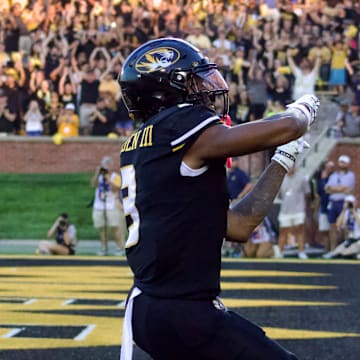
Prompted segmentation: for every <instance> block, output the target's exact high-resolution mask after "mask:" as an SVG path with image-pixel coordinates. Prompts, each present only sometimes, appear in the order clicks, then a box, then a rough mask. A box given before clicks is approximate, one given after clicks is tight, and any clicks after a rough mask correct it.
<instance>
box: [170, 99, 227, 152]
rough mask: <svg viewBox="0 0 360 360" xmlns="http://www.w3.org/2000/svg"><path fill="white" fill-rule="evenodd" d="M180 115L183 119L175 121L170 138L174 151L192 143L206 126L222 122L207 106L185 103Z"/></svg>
mask: <svg viewBox="0 0 360 360" xmlns="http://www.w3.org/2000/svg"><path fill="white" fill-rule="evenodd" d="M180 106H181V105H180ZM179 116H181V119H178V121H176V123H174V128H173V130H174V131H173V133H172V136H171V139H170V145H171V148H172V149H173V150H174V151H175V150H176V149H178V148H179V147H184V146H186V145H187V146H189V145H190V144H192V143H193V142H194V141H195V140H196V138H197V137H198V136H199V135H200V134H201V132H202V131H204V130H205V129H206V128H208V127H210V126H213V125H216V124H221V120H220V117H219V116H218V115H217V114H216V113H215V112H213V111H211V110H210V109H208V108H207V107H205V106H192V105H188V106H186V105H184V107H183V108H181V111H180V112H179Z"/></svg>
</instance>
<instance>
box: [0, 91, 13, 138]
mask: <svg viewBox="0 0 360 360" xmlns="http://www.w3.org/2000/svg"><path fill="white" fill-rule="evenodd" d="M7 101H8V100H7V97H6V94H5V91H4V90H3V89H0V133H7V134H13V133H14V121H15V119H16V114H14V113H12V112H11V110H9V108H8V104H7Z"/></svg>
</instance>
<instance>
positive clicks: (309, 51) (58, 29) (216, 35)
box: [0, 0, 360, 136]
mask: <svg viewBox="0 0 360 360" xmlns="http://www.w3.org/2000/svg"><path fill="white" fill-rule="evenodd" d="M359 24H360V3H359V1H356V0H345V1H335V0H331V1H330V0H328V1H312V0H303V1H290V0H246V1H231V0H229V1H217V0H195V1H189V0H180V1H175V0H167V1H162V0H143V1H137V0H98V1H96V0H61V1H58V0H56V1H55V0H20V1H18V0H16V1H11V0H4V1H1V3H0V133H7V134H18V135H27V136H34V135H35V136H39V135H54V134H56V133H58V134H61V135H62V136H78V135H95V136H106V135H109V134H116V135H119V136H128V135H130V134H131V132H132V131H133V129H134V127H136V124H134V123H133V122H132V121H131V120H130V119H129V117H128V115H127V112H126V109H125V107H124V105H123V103H122V102H121V93H120V88H119V85H118V83H117V80H116V78H117V75H118V73H119V72H120V71H121V66H122V63H123V61H124V58H126V56H127V55H128V54H129V52H131V51H132V50H134V49H135V48H136V47H137V46H139V45H140V44H142V43H144V42H146V41H148V40H150V39H152V38H158V37H164V36H175V37H180V38H184V39H186V40H188V41H189V42H191V43H193V44H194V45H196V46H197V47H199V48H201V49H202V50H203V51H205V53H206V54H207V56H208V57H209V58H210V59H211V60H213V61H214V62H216V63H217V64H218V65H219V67H220V69H221V72H222V73H223V75H224V77H225V79H226V80H227V81H228V83H229V87H230V114H231V118H232V121H233V122H234V123H243V122H247V121H252V120H255V119H259V118H261V117H263V116H264V115H265V114H266V115H268V114H271V113H273V112H277V111H281V110H282V109H283V108H284V106H285V105H286V104H287V103H288V102H290V101H291V100H296V99H297V98H298V97H300V96H301V95H302V94H303V93H309V92H310V93H311V92H315V91H325V92H326V91H327V92H329V94H332V96H335V97H336V96H341V95H343V94H344V93H350V95H351V96H350V101H349V103H347V104H342V105H343V106H344V109H345V106H348V108H349V107H350V106H353V107H352V108H351V110H350V109H345V110H344V112H343V117H342V118H341V119H340V115H339V119H338V120H339V123H338V125H339V129H340V130H341V131H342V129H343V127H344V125H343V123H342V120H343V119H345V117H346V116H345V115H346V114H347V113H348V112H349V114H350V113H351V114H350V115H351V116H355V117H356V116H358V111H359V104H360V76H359V74H360V73H359V70H360V60H359ZM350 115H349V116H350ZM350 133H351V134H354V133H353V132H352V131H350ZM359 134H360V130H358V134H357V135H359Z"/></svg>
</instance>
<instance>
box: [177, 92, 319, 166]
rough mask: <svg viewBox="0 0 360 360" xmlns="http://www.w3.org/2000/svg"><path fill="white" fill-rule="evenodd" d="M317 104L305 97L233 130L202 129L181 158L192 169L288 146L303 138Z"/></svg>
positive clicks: (313, 97) (312, 98)
mask: <svg viewBox="0 0 360 360" xmlns="http://www.w3.org/2000/svg"><path fill="white" fill-rule="evenodd" d="M318 106H319V101H318V99H317V98H316V97H315V96H312V95H305V96H304V97H302V98H300V99H299V100H298V101H296V102H294V103H293V104H290V105H289V108H288V109H287V110H286V111H284V112H282V113H279V114H276V115H273V116H270V117H268V118H266V119H264V120H259V121H254V122H250V123H247V124H243V125H237V126H234V127H227V126H225V125H221V124H219V125H215V126H212V127H209V128H208V129H206V130H204V131H203V132H202V133H201V134H200V135H199V137H198V138H197V139H196V141H195V142H194V144H193V145H192V146H191V148H190V149H189V150H188V152H187V153H186V154H185V156H184V159H183V160H184V162H185V163H186V164H187V165H188V166H189V167H191V168H193V169H197V168H200V167H202V166H203V165H204V163H206V161H207V160H210V159H216V158H226V157H232V156H240V155H246V154H250V153H254V152H257V151H261V150H265V149H269V148H272V147H276V146H278V145H281V144H285V143H288V142H289V141H292V140H295V139H297V138H299V137H300V136H302V135H303V134H304V133H305V132H306V131H307V129H308V128H309V126H310V125H311V123H312V122H313V121H314V119H315V117H316V112H317V109H318Z"/></svg>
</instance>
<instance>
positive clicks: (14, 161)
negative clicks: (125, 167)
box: [0, 137, 360, 199]
mask: <svg viewBox="0 0 360 360" xmlns="http://www.w3.org/2000/svg"><path fill="white" fill-rule="evenodd" d="M121 144H122V139H119V138H118V139H107V138H104V139H103V138H98V139H96V138H91V137H90V138H85V137H83V138H76V139H66V140H65V141H64V143H63V144H61V145H55V144H54V143H53V141H52V139H51V138H49V137H42V138H40V139H39V138H38V139H34V138H26V137H5V138H0V172H2V173H26V174H27V173H73V172H88V171H93V170H94V169H95V168H96V167H97V166H98V165H99V163H100V162H101V159H102V158H103V157H104V156H111V157H112V158H113V159H114V161H115V164H116V163H117V162H118V161H119V151H120V147H121ZM342 154H347V155H349V156H350V158H351V160H352V163H351V169H352V170H353V171H354V172H355V174H356V178H357V184H356V189H355V195H356V196H358V198H359V199H360V140H359V141H358V140H348V141H347V140H346V139H344V140H341V141H340V142H339V143H338V144H337V146H336V147H335V148H334V149H333V151H332V152H331V153H330V155H329V158H330V159H331V160H333V161H334V162H335V163H336V160H337V158H338V157H339V156H340V155H342ZM264 163H265V159H264V154H263V153H256V154H252V155H248V156H242V157H241V167H242V168H243V169H244V170H246V171H248V172H249V173H250V175H251V177H252V178H256V177H257V176H258V175H259V174H260V173H261V171H262V169H263V166H264Z"/></svg>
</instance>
